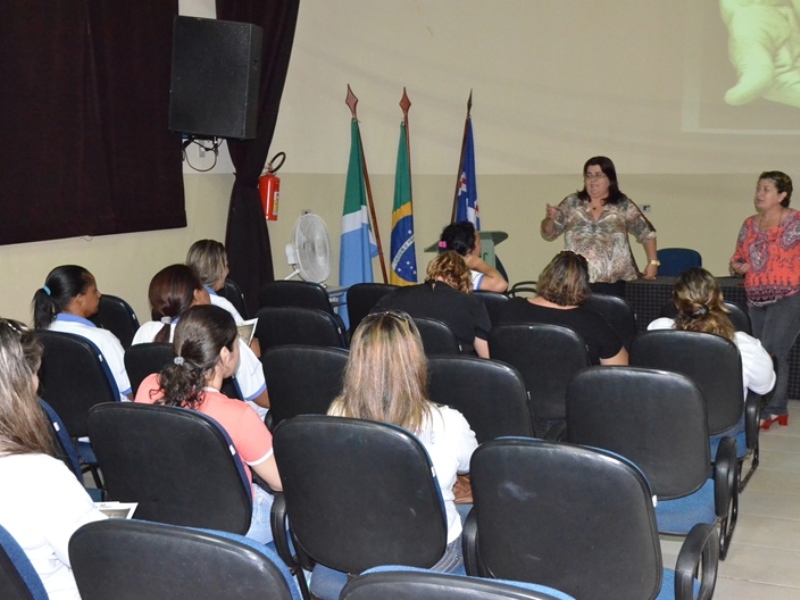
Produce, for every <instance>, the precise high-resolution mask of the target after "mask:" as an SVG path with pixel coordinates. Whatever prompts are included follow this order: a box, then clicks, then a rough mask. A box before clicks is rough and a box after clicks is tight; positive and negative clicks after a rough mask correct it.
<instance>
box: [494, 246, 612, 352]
mask: <svg viewBox="0 0 800 600" xmlns="http://www.w3.org/2000/svg"><path fill="white" fill-rule="evenodd" d="M591 295H592V290H591V288H590V287H589V266H588V263H587V262H586V259H585V258H584V257H583V256H581V255H580V254H576V253H575V252H572V251H570V250H564V251H562V252H559V253H558V254H556V256H555V257H554V258H553V260H551V261H550V263H549V264H548V265H547V266H546V267H545V268H544V270H543V271H542V274H541V275H539V280H538V281H537V282H536V296H534V297H533V298H512V299H511V300H509V301H508V302H507V303H506V306H505V309H504V310H503V313H502V315H501V317H500V322H501V323H546V324H550V325H561V326H563V327H569V328H570V329H572V330H574V331H577V332H578V333H579V334H580V335H581V336H582V337H583V340H584V341H585V342H586V347H587V349H588V351H589V360H590V362H591V363H592V364H593V365H597V364H600V365H627V364H628V352H627V350H625V348H624V347H623V345H622V341H621V340H620V338H619V336H618V335H617V334H616V332H615V331H614V330H613V329H612V327H611V325H609V324H608V322H607V321H606V320H605V319H604V318H603V317H602V316H601V315H599V314H598V313H596V312H594V311H592V310H589V309H588V308H586V307H585V306H584V303H585V302H586V300H587V299H588V298H589V297H590V296H591Z"/></svg>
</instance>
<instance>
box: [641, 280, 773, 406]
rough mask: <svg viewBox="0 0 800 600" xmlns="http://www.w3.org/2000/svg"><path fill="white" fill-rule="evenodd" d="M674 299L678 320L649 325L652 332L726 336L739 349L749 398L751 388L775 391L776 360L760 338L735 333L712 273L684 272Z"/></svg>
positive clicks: (676, 286) (673, 293) (655, 322)
mask: <svg viewBox="0 0 800 600" xmlns="http://www.w3.org/2000/svg"><path fill="white" fill-rule="evenodd" d="M672 300H673V302H674V303H675V308H676V309H677V310H678V314H677V316H676V317H675V319H669V318H666V317H661V318H659V319H656V320H655V321H653V322H652V323H650V325H648V326H647V329H648V330H653V329H679V330H683V331H699V332H701V333H713V334H716V335H719V336H722V337H724V338H725V339H728V340H730V341H732V342H733V343H734V344H736V347H737V348H739V354H740V355H741V357H742V378H743V385H744V395H745V397H747V390H748V389H750V390H752V391H753V392H755V393H756V394H766V393H767V392H769V391H770V390H771V389H772V388H773V386H774V385H775V370H774V368H773V364H772V358H770V356H769V354H768V353H767V351H766V350H765V349H764V347H763V346H762V345H761V342H759V341H758V340H757V339H756V338H754V337H753V336H751V335H748V334H746V333H744V332H743V331H736V330H735V328H734V326H733V323H731V320H730V318H729V317H728V312H729V311H728V309H727V308H726V307H725V304H724V303H723V298H722V292H721V291H720V289H719V285H718V284H717V280H716V278H715V277H714V276H713V275H712V274H711V273H709V272H708V271H706V270H705V269H703V268H701V267H695V268H693V269H689V270H687V271H684V272H683V273H681V274H680V276H678V278H677V279H676V280H675V289H674V290H673V292H672Z"/></svg>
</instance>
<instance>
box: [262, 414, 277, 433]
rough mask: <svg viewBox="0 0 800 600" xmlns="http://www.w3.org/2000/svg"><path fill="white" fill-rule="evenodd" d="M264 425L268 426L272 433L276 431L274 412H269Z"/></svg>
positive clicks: (265, 416)
mask: <svg viewBox="0 0 800 600" xmlns="http://www.w3.org/2000/svg"><path fill="white" fill-rule="evenodd" d="M264 425H266V426H267V429H269V432H270V433H272V431H273V430H274V429H275V425H274V424H273V422H272V411H270V410H268V411H267V414H266V415H264Z"/></svg>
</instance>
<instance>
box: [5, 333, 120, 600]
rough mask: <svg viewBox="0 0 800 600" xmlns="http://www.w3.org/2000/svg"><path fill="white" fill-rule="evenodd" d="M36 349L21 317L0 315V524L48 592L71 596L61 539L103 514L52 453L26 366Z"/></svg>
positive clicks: (60, 599)
mask: <svg viewBox="0 0 800 600" xmlns="http://www.w3.org/2000/svg"><path fill="white" fill-rule="evenodd" d="M41 353H42V349H41V346H40V345H39V343H38V342H37V341H36V340H35V339H34V337H33V335H32V334H31V333H30V332H29V331H28V330H27V328H26V327H25V326H24V325H23V324H22V323H18V322H16V321H11V320H8V319H0V481H2V482H3V491H2V493H0V525H2V526H3V527H4V528H5V529H7V530H8V532H9V533H10V534H11V535H12V537H14V539H16V541H17V543H19V545H20V546H21V547H22V549H23V551H24V552H25V554H26V555H27V557H28V559H30V561H31V563H32V564H33V568H34V569H35V570H36V572H37V573H38V575H39V577H40V578H41V579H42V583H43V584H44V587H45V590H46V591H47V595H48V597H49V598H51V599H53V600H67V599H70V600H78V599H79V598H80V595H79V594H78V588H77V586H76V584H75V578H74V577H73V575H72V569H71V567H70V562H69V552H68V546H69V539H70V537H71V536H72V534H73V533H74V532H75V531H76V530H77V529H78V528H79V527H81V526H82V525H84V524H85V523H89V522H91V521H97V520H100V519H104V518H105V516H104V515H103V514H102V513H100V512H99V511H98V510H96V509H95V508H94V506H93V504H92V499H91V498H90V497H89V495H88V494H87V493H86V490H85V489H84V488H83V486H82V485H81V484H80V482H79V481H78V480H77V479H76V478H75V474H74V473H73V472H72V471H71V470H70V469H68V468H67V466H66V465H65V464H64V463H63V462H61V461H60V460H59V459H58V458H56V449H55V446H54V443H53V438H52V436H51V434H50V431H51V430H50V424H49V423H48V421H47V420H46V419H45V416H44V413H43V411H42V409H41V407H40V406H39V402H38V399H37V395H36V388H37V386H38V377H37V375H36V372H35V371H34V370H33V368H32V367H34V366H36V365H38V364H39V362H40V361H41Z"/></svg>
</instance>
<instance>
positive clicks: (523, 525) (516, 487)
mask: <svg viewBox="0 0 800 600" xmlns="http://www.w3.org/2000/svg"><path fill="white" fill-rule="evenodd" d="M470 472H471V477H472V492H473V497H474V500H475V507H474V508H473V511H472V512H471V513H470V516H469V518H468V520H467V526H466V530H465V531H466V532H468V537H467V541H466V542H465V552H466V564H467V574H468V575H476V576H481V577H496V578H501V579H511V580H515V581H529V582H532V583H539V584H542V585H548V586H551V587H554V588H556V589H558V590H562V591H563V592H566V593H567V594H571V595H573V596H575V598H580V599H581V600H607V599H608V598H614V599H615V600H634V599H636V600H639V599H641V598H655V597H656V594H657V593H658V591H659V589H660V587H661V582H662V576H663V573H662V562H661V548H660V544H659V539H658V531H657V527H656V518H655V514H654V511H653V503H652V497H651V492H650V488H649V486H648V484H647V481H646V480H645V478H644V475H643V474H642V473H641V471H639V470H638V469H637V468H636V467H634V466H633V465H632V464H631V463H629V462H628V461H626V460H624V459H620V458H619V457H617V456H614V455H612V454H611V453H608V452H605V451H601V450H590V449H588V448H582V447H577V446H572V445H569V444H554V443H550V442H545V441H541V440H533V439H503V440H495V441H492V442H487V443H485V444H482V445H481V446H479V447H478V449H477V450H476V451H475V453H474V454H473V455H472V462H471V469H470ZM509 490H513V493H509ZM475 526H476V527H477V535H476V536H473V535H472V534H471V532H472V531H474V529H475Z"/></svg>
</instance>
